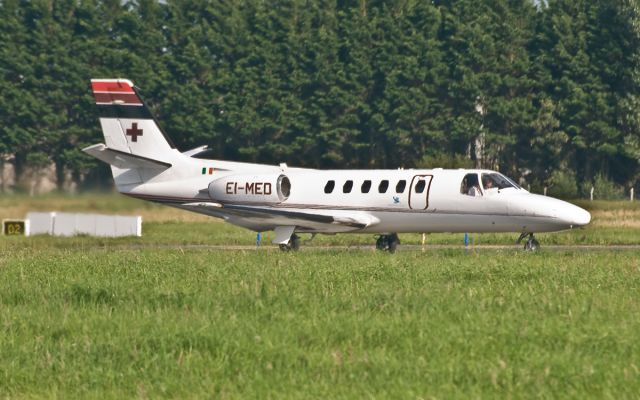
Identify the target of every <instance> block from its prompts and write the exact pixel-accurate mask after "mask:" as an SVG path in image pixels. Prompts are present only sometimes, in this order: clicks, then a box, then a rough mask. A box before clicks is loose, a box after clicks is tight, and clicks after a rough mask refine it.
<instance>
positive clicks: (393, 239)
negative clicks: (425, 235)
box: [376, 233, 400, 253]
mask: <svg viewBox="0 0 640 400" xmlns="http://www.w3.org/2000/svg"><path fill="white" fill-rule="evenodd" d="M399 244H400V238H399V237H398V234H396V233H392V234H390V235H380V237H378V240H376V249H378V250H382V251H388V252H389V253H395V251H396V248H397V247H398V245H399Z"/></svg>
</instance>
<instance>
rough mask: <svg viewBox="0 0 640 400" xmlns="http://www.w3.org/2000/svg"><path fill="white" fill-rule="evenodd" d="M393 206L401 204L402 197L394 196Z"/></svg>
mask: <svg viewBox="0 0 640 400" xmlns="http://www.w3.org/2000/svg"><path fill="white" fill-rule="evenodd" d="M393 204H400V197H398V196H393Z"/></svg>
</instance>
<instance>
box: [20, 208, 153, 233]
mask: <svg viewBox="0 0 640 400" xmlns="http://www.w3.org/2000/svg"><path fill="white" fill-rule="evenodd" d="M26 221H27V223H28V225H29V230H28V232H26V234H27V236H31V235H53V236H75V235H89V236H101V237H119V236H142V217H141V216H122V215H102V214H79V213H65V212H30V213H28V214H27V218H26Z"/></svg>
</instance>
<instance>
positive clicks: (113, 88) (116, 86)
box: [91, 80, 135, 93]
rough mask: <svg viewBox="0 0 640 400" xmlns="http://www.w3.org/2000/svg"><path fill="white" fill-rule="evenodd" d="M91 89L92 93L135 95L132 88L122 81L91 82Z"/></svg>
mask: <svg viewBox="0 0 640 400" xmlns="http://www.w3.org/2000/svg"><path fill="white" fill-rule="evenodd" d="M91 89H92V90H93V91H94V92H119V93H135V92H134V91H133V88H132V87H131V86H130V85H129V84H128V83H127V82H123V81H115V80H114V81H106V82H100V81H91Z"/></svg>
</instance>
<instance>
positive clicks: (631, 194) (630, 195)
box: [629, 188, 634, 201]
mask: <svg viewBox="0 0 640 400" xmlns="http://www.w3.org/2000/svg"><path fill="white" fill-rule="evenodd" d="M633 194H634V193H633V188H631V190H630V191H629V197H630V200H629V201H633Z"/></svg>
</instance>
